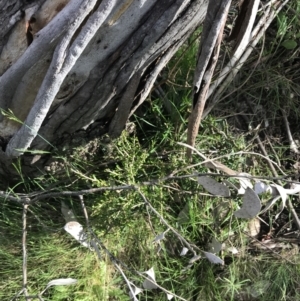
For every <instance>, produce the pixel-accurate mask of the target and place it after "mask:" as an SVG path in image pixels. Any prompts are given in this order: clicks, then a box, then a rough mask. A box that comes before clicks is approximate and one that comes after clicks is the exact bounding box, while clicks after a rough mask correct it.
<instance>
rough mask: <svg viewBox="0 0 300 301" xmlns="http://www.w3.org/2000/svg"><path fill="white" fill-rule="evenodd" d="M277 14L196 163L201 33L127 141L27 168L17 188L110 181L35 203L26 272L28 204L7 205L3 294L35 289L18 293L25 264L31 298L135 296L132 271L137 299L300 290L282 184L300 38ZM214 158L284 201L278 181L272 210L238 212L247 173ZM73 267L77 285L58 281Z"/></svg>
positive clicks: (10, 296)
mask: <svg viewBox="0 0 300 301" xmlns="http://www.w3.org/2000/svg"><path fill="white" fill-rule="evenodd" d="M298 6H299V7H300V5H298ZM297 9H299V8H297ZM296 16H297V15H296ZM276 22H277V23H276ZM276 22H275V23H276V24H273V25H272V26H271V29H270V34H269V35H267V36H266V38H265V40H264V42H263V43H262V44H261V49H258V50H257V53H255V54H253V56H252V57H251V59H250V60H249V62H247V64H246V65H245V67H244V68H243V70H242V71H241V72H240V73H239V75H238V77H237V78H236V80H235V81H234V83H232V85H231V86H230V87H229V88H228V89H227V90H226V91H225V93H224V96H223V99H222V100H221V101H220V103H219V104H218V105H217V106H216V107H215V108H214V110H213V111H212V112H211V113H210V114H209V115H208V116H207V117H206V118H205V119H204V120H203V121H202V123H201V126H200V131H199V135H198V137H197V141H196V146H195V148H196V150H197V152H196V151H195V152H194V154H193V157H192V160H191V161H189V160H187V159H186V146H184V145H183V144H182V143H183V142H185V141H186V129H187V118H188V115H189V110H190V106H191V99H190V95H191V87H192V81H193V78H192V74H193V66H195V57H196V51H197V47H196V44H195V43H196V42H195V41H194V40H195V39H194V38H195V36H194V37H191V38H190V40H189V41H188V42H187V43H186V44H185V45H184V46H183V47H182V49H181V50H180V51H179V52H178V54H177V55H176V56H175V57H174V59H173V60H172V61H171V62H170V63H169V65H168V66H167V67H166V68H165V70H164V72H163V73H162V74H161V75H160V77H159V79H158V80H157V83H156V85H155V88H154V89H153V91H152V94H151V96H150V97H149V99H148V100H147V101H146V102H145V103H144V104H143V105H142V106H141V107H140V108H139V110H138V111H137V112H136V114H135V115H134V116H133V117H132V119H131V120H130V124H129V125H130V127H128V130H126V131H124V133H123V134H122V135H121V137H120V138H118V139H116V140H114V141H110V140H109V139H107V138H106V137H104V138H103V137H102V138H95V139H94V140H93V141H90V142H89V143H88V144H86V143H81V142H80V141H79V143H77V144H76V145H75V144H74V145H70V147H69V148H68V149H65V150H62V151H61V152H59V153H56V154H53V158H54V160H53V164H52V165H51V166H48V167H47V172H45V173H44V175H41V176H40V177H37V178H34V179H32V178H31V179H29V178H26V177H24V176H23V175H22V170H21V169H19V173H20V182H19V183H18V184H17V185H15V186H14V187H10V190H9V192H10V193H11V194H12V195H13V194H14V193H16V192H18V193H19V192H23V193H32V192H39V191H43V192H45V191H46V192H47V191H48V192H53V191H56V192H58V191H59V192H63V191H81V190H88V189H94V188H95V189H96V188H101V187H102V188H108V187H111V189H110V190H109V189H103V190H102V191H98V192H96V193H90V194H84V193H82V195H83V197H82V199H81V198H80V197H78V196H70V195H68V196H60V197H57V196H49V197H48V198H46V199H43V200H42V201H37V202H35V203H34V204H32V205H30V206H29V207H28V211H27V216H26V219H25V220H26V229H27V242H26V245H27V249H26V250H27V264H26V270H25V271H24V265H23V264H24V241H23V243H22V239H24V234H22V228H24V210H22V207H21V206H20V205H19V204H15V203H12V202H10V201H9V200H5V201H4V202H1V207H0V208H1V209H0V214H1V218H0V235H1V245H0V262H1V268H0V299H1V300H25V299H24V297H23V296H21V297H15V298H14V296H16V294H18V292H20V290H21V288H22V283H23V281H24V275H25V274H26V276H27V288H28V292H29V294H30V295H34V296H37V295H38V294H39V293H41V292H42V291H43V290H44V289H45V288H46V287H47V285H48V289H47V290H46V291H45V292H44V293H43V295H42V296H40V297H37V298H36V300H38V298H40V300H51V301H65V300H72V301H75V300H76V301H77V300H78V301H94V300H111V301H113V300H120V301H123V300H124V301H125V300H129V293H130V292H129V288H128V285H127V284H126V279H127V281H130V283H131V288H132V289H133V290H134V289H138V288H141V289H143V291H142V292H141V293H140V294H138V295H137V298H138V299H139V300H168V298H169V299H170V298H171V295H172V294H176V295H177V296H180V297H181V298H182V299H180V298H179V297H175V298H174V299H175V300H194V301H202V300H208V301H213V300H216V301H226V300H230V301H233V300H237V301H239V300H240V301H243V300H245V301H246V300H249V301H250V300H261V301H267V300H270V301H274V300H289V301H292V300H299V298H300V284H299V283H300V261H299V242H300V240H299V235H300V232H299V225H297V222H295V213H296V215H299V216H300V205H299V194H296V195H285V194H284V191H285V189H290V188H291V187H292V185H293V183H294V182H295V183H298V182H299V169H300V165H299V154H298V153H297V151H298V150H297V144H298V142H299V141H300V136H299V133H300V122H299V118H300V116H299V112H300V85H299V78H300V71H299V70H300V58H299V57H300V56H299V52H300V48H299V45H298V46H297V47H296V48H291V45H292V44H293V43H291V42H289V41H293V40H295V39H296V38H297V36H296V35H297V34H298V33H299V20H298V21H290V20H289V19H288V14H286V15H285V14H283V15H280V16H279V17H278V19H277V21H276ZM282 24H285V25H282ZM298 38H299V36H298ZM224 55H225V52H224ZM286 120H287V121H288V123H289V128H288V127H287V126H286V124H287V123H286ZM129 128H130V130H129ZM289 131H290V134H291V135H289ZM291 137H292V138H293V140H294V142H295V145H296V148H295V147H294V146H293V145H291ZM77 140H80V139H77ZM77 142H78V141H77ZM180 143H181V144H180ZM291 146H292V147H291ZM204 158H208V159H210V160H217V161H218V162H221V163H222V164H224V165H225V166H226V167H228V168H230V169H231V170H233V171H235V172H237V173H247V174H248V175H247V176H246V177H247V178H248V179H249V182H250V183H251V184H252V185H253V186H255V184H257V185H263V184H264V185H265V186H268V185H274V186H273V187H275V188H276V187H277V188H276V189H277V194H278V197H277V199H274V195H272V192H273V193H274V189H273V191H272V192H268V191H265V192H264V193H262V194H260V195H259V197H260V202H261V204H262V211H260V212H261V213H259V214H257V215H256V214H254V216H251V218H250V217H249V218H241V217H240V216H239V215H237V214H236V212H237V211H238V210H240V209H241V208H243V205H244V204H245V198H244V197H243V195H240V194H238V191H237V190H236V187H238V188H239V185H240V181H239V180H238V179H236V178H234V177H230V175H228V173H226V172H225V173H224V169H222V168H219V169H218V168H217V169H209V168H207V165H205V164H203V163H204V161H205V159H204ZM16 168H19V167H16ZM209 173H210V174H211V175H210V179H212V180H211V181H214V180H216V181H217V182H219V183H223V184H224V185H226V186H227V187H229V189H230V196H220V195H218V194H216V193H214V192H213V191H212V190H211V189H212V188H209V187H207V186H205V185H200V184H199V182H198V180H199V175H200V176H201V175H202V176H208V174H209ZM279 180H280V181H279ZM258 183H259V184H258ZM216 185H217V184H216V183H215V182H213V185H212V186H216ZM276 185H277V186H276ZM204 186H205V187H204ZM278 186H279V188H278ZM276 189H275V190H276ZM99 190H100V189H99ZM275 197H276V196H275ZM270 200H271V202H273V204H272V206H271V205H270V203H271V202H270ZM83 204H84V205H85V210H83V209H82V205H83ZM269 205H270V207H269V208H267V207H268V206H269ZM63 208H64V209H63ZM265 208H267V210H265V211H264V209H265ZM292 209H293V210H294V215H293V214H292ZM67 211H69V213H66V212H67ZM85 213H87V214H88V224H87V219H86V216H85ZM248 213H249V212H248ZM279 213H280V214H279ZM22 214H23V220H22ZM249 214H250V213H249ZM250 215H251V214H250ZM69 221H76V222H77V223H79V224H81V225H83V228H84V230H85V231H86V232H87V233H88V236H89V238H90V239H91V240H94V241H97V245H98V248H99V250H98V251H96V252H95V251H92V250H90V249H89V248H86V247H85V246H84V245H82V244H80V243H79V242H78V241H77V240H76V239H75V238H74V237H72V236H71V235H69V234H68V233H67V232H66V231H65V230H64V226H65V224H66V222H69ZM77 225H78V224H77ZM75 236H76V235H75ZM205 252H207V253H205ZM211 254H214V255H215V256H213V255H211ZM22 266H23V270H22ZM151 268H153V271H154V273H155V285H154V284H153V283H151V282H150V284H149V281H148V283H147V281H146V283H145V277H146V278H147V277H148V278H149V277H150V276H149V275H151V277H152V280H153V274H151V273H152V269H151ZM149 270H150V271H151V272H150V274H149ZM145 271H148V273H143V272H145ZM124 275H125V277H124ZM62 278H63V279H66V278H72V279H76V280H77V283H76V284H72V285H56V284H62V283H63V282H60V281H58V282H57V283H56V284H55V283H50V284H49V282H50V281H52V280H54V279H62ZM124 279H125V280H124ZM66 281H67V282H66V283H67V284H71V282H72V281H71V280H66ZM68 281H69V282H68ZM151 285H152V286H151ZM153 287H154V288H153ZM145 288H146V289H145ZM136 292H138V291H136Z"/></svg>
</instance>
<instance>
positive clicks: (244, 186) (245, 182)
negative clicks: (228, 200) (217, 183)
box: [237, 172, 253, 194]
mask: <svg viewBox="0 0 300 301" xmlns="http://www.w3.org/2000/svg"><path fill="white" fill-rule="evenodd" d="M238 175H239V176H243V177H241V178H239V177H237V179H238V180H239V182H240V185H241V186H240V188H239V190H238V194H245V192H246V189H247V188H248V187H249V188H251V189H252V188H253V185H252V183H251V181H250V180H249V179H247V178H246V177H251V175H249V174H247V173H245V172H241V173H239V174H238Z"/></svg>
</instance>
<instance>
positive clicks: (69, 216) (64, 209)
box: [61, 201, 77, 223]
mask: <svg viewBox="0 0 300 301" xmlns="http://www.w3.org/2000/svg"><path fill="white" fill-rule="evenodd" d="M61 213H62V215H63V217H64V219H65V221H66V223H68V222H72V221H75V222H76V221H77V219H76V217H75V214H74V212H73V210H72V209H71V208H69V207H68V206H67V205H66V203H65V202H64V201H61Z"/></svg>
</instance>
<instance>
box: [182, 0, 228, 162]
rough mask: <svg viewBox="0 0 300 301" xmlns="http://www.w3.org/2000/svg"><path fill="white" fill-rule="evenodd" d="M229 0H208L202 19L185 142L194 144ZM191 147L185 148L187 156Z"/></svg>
mask: <svg viewBox="0 0 300 301" xmlns="http://www.w3.org/2000/svg"><path fill="white" fill-rule="evenodd" d="M230 3H231V0H223V1H222V2H220V1H218V0H210V2H209V5H208V9H207V15H206V18H205V21H204V26H203V33H202V36H201V43H200V47H199V53H198V62H197V67H196V71H195V77H194V104H193V109H192V112H191V115H190V118H189V123H188V134H187V143H188V144H189V145H191V146H192V147H194V146H195V141H196V137H197V135H198V131H199V125H200V121H201V118H202V113H203V110H204V106H205V102H206V99H207V93H208V89H209V86H210V83H211V79H212V76H213V72H214V69H215V66H216V63H217V60H218V57H219V51H220V45H221V41H222V36H223V30H224V27H225V22H226V19H227V14H228V10H229V6H230ZM191 155H192V149H191V148H188V149H187V157H188V158H190V157H191Z"/></svg>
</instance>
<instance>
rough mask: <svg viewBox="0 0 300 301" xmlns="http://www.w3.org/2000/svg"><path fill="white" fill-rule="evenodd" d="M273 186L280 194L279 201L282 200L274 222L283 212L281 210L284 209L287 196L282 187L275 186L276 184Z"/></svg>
mask: <svg viewBox="0 0 300 301" xmlns="http://www.w3.org/2000/svg"><path fill="white" fill-rule="evenodd" d="M274 186H275V187H276V189H277V190H278V192H279V194H280V197H281V200H282V202H281V203H280V209H279V212H278V213H277V214H276V216H275V220H276V219H277V218H278V217H279V215H280V214H281V212H282V211H283V209H284V208H285V205H286V200H287V194H286V190H285V189H284V188H283V187H282V186H280V185H277V184H274Z"/></svg>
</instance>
